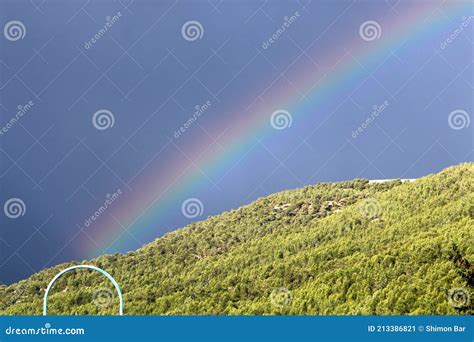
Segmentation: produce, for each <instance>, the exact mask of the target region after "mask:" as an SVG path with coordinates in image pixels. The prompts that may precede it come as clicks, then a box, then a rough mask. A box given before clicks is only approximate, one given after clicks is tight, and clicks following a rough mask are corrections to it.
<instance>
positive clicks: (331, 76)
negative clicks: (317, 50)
mask: <svg viewBox="0 0 474 342" xmlns="http://www.w3.org/2000/svg"><path fill="white" fill-rule="evenodd" d="M439 5H440V2H437V1H427V2H424V1H423V2H422V1H420V2H419V3H417V4H416V6H415V5H413V6H411V7H410V8H409V11H407V13H403V14H400V15H398V16H396V17H395V14H394V13H389V14H387V15H386V17H382V18H379V17H378V18H377V19H376V20H377V22H378V23H379V24H380V26H381V28H382V34H383V36H382V38H381V39H380V40H375V41H370V42H367V41H364V40H363V39H361V37H360V36H359V32H355V33H354V34H352V35H350V39H349V40H348V41H345V42H338V43H339V44H344V45H343V46H345V47H346V50H347V51H349V50H350V51H351V55H352V56H353V57H354V58H346V59H345V60H343V62H341V63H338V64H336V65H334V63H335V61H338V60H340V59H341V57H342V56H340V55H338V54H340V52H331V51H329V52H327V53H325V54H324V56H320V55H318V57H317V58H316V60H317V62H318V64H319V65H320V66H322V67H323V68H324V70H326V71H327V75H326V77H325V78H324V79H323V80H322V81H321V82H319V83H317V85H316V86H315V85H314V84H315V82H316V81H317V80H319V79H320V78H321V75H320V69H317V70H308V67H305V68H300V70H299V71H298V72H297V75H298V78H297V79H298V83H297V87H298V88H299V89H307V90H310V89H311V91H310V92H309V94H307V99H308V100H309V101H299V94H297V93H296V92H294V90H293V89H292V88H288V87H285V86H284V85H278V84H276V85H275V86H274V88H273V89H272V93H271V94H269V95H270V96H271V98H270V100H268V101H266V102H265V103H260V104H256V105H255V106H254V107H252V108H251V112H252V115H225V117H226V120H227V122H222V121H217V122H215V128H216V129H215V130H214V131H219V128H222V127H228V126H229V124H230V127H232V130H231V132H229V134H227V135H226V136H225V137H224V138H223V140H221V141H219V142H220V144H221V145H222V146H223V147H224V149H221V150H217V151H215V150H213V149H210V148H208V146H207V143H208V140H207V139H202V141H193V143H192V144H190V145H189V146H187V148H186V154H187V155H190V156H199V161H197V162H195V163H196V164H197V166H198V167H196V164H195V163H194V162H192V161H189V160H187V159H186V158H183V157H182V156H176V158H175V161H174V162H173V161H172V162H168V163H167V164H166V165H162V164H161V163H159V162H158V161H155V162H154V163H153V164H150V165H149V166H148V168H147V169H146V172H145V173H143V174H142V175H140V177H139V178H138V179H136V180H135V181H134V183H133V185H132V186H133V189H134V190H133V191H132V192H131V193H127V194H126V195H124V198H123V199H120V200H119V201H117V203H115V204H114V206H113V207H112V208H110V209H109V210H111V211H112V215H113V216H114V217H116V218H117V219H118V220H119V221H120V223H121V224H122V225H123V226H126V227H127V229H128V230H129V231H130V232H132V233H133V232H136V233H143V232H147V231H150V233H149V235H150V240H152V239H154V238H156V236H153V233H154V232H155V230H154V229H153V227H155V226H156V224H157V222H158V220H159V218H160V217H162V216H163V215H165V214H166V211H167V210H168V209H169V208H171V207H176V206H181V201H182V198H183V197H184V198H187V197H192V196H191V195H192V194H194V193H196V192H198V191H199V190H203V189H202V183H204V182H203V181H202V173H205V174H206V175H208V176H209V177H210V178H212V179H216V178H217V177H218V176H219V175H222V174H223V173H224V172H225V170H227V169H229V167H231V166H232V165H233V164H234V163H235V162H236V161H237V160H238V159H239V158H240V157H241V156H242V155H243V154H244V153H246V151H248V150H249V149H250V148H251V147H252V145H253V143H254V142H255V140H256V139H257V138H259V139H262V138H265V137H268V136H270V135H273V134H278V131H276V130H274V129H273V128H272V127H271V125H270V122H269V120H270V115H271V114H272V113H273V112H274V111H275V110H277V109H285V110H288V111H289V112H290V113H291V115H292V116H293V121H300V120H303V119H304V117H305V116H309V114H310V113H314V108H318V110H319V109H321V108H322V109H324V106H325V105H327V103H329V102H330V101H334V100H335V99H336V98H337V95H338V94H340V93H341V92H343V91H344V90H347V89H348V88H349V87H351V86H354V84H356V82H357V81H360V80H362V79H363V78H364V75H365V74H366V71H365V69H364V68H363V67H361V65H360V64H359V63H362V64H363V65H365V66H370V65H375V63H377V62H380V60H381V59H382V56H384V55H386V54H387V52H388V51H390V50H397V49H398V48H401V49H403V50H407V49H413V48H414V47H415V44H416V43H417V42H419V41H421V40H426V39H433V38H436V39H441V38H444V37H439V35H440V34H447V32H446V26H447V24H449V23H448V22H447V21H446V17H445V16H446V15H449V16H450V17H457V16H458V15H459V18H461V17H462V15H466V13H467V14H469V11H470V6H469V2H464V3H461V2H454V1H453V2H452V3H451V4H447V5H445V7H444V8H443V11H444V14H443V13H440V11H436V9H437V7H438V6H439ZM302 16H303V14H302ZM428 18H429V20H428ZM326 34H330V32H328V33H326ZM440 41H441V40H440ZM255 94H256V93H250V94H249V96H247V97H246V98H244V99H240V101H242V103H246V104H247V105H248V104H249V103H251V101H253V99H254V97H255ZM252 95H253V97H252ZM229 120H230V122H229ZM186 171H187V172H186ZM180 173H181V174H180ZM157 175H159V176H157ZM214 177H215V178H214ZM96 227H97V228H96V229H97V231H96V232H95V233H97V235H96V234H94V235H95V236H94V240H95V241H96V246H87V247H86V253H87V255H88V256H90V257H95V256H97V255H99V254H102V253H104V252H105V251H106V250H107V248H109V247H110V246H112V245H113V246H114V249H119V250H121V249H125V248H126V247H127V246H126V245H125V244H124V243H123V242H122V241H121V240H123V239H121V236H122V234H123V233H124V231H123V228H121V227H120V225H119V223H117V221H116V220H115V219H112V218H111V217H109V215H104V217H103V218H101V220H100V222H97V223H96ZM147 235H148V233H147ZM81 252H82V253H83V252H84V251H83V250H82V249H81Z"/></svg>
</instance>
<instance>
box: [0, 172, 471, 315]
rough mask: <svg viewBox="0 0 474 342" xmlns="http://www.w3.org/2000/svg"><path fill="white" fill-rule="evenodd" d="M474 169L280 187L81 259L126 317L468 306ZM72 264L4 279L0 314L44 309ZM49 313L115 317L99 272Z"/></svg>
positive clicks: (61, 293) (78, 276) (63, 291)
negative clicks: (119, 249)
mask: <svg viewBox="0 0 474 342" xmlns="http://www.w3.org/2000/svg"><path fill="white" fill-rule="evenodd" d="M473 183H474V165H473V164H472V163H471V164H462V165H458V166H454V167H451V168H449V169H446V170H444V171H442V172H441V173H439V174H435V175H430V176H427V177H424V178H421V179H419V180H416V181H414V182H401V181H390V182H385V183H374V184H369V182H368V181H367V180H354V181H351V182H342V183H327V184H318V185H315V186H308V187H305V188H303V189H298V190H291V191H285V192H282V193H277V194H274V195H271V196H269V197H266V198H262V199H259V200H257V201H255V202H254V203H252V204H250V205H247V206H244V207H242V208H239V209H237V210H232V211H230V212H226V213H223V214H221V215H219V216H215V217H210V218H208V219H207V220H205V221H202V222H198V223H194V224H191V225H189V226H187V227H185V228H183V229H180V230H177V231H175V232H172V233H169V234H167V235H165V236H164V237H162V238H160V239H157V240H156V241H154V242H152V243H150V244H149V245H147V246H145V247H143V248H141V249H139V250H137V251H135V252H131V253H128V254H125V255H119V254H116V255H106V256H101V257H99V258H97V259H94V260H88V261H84V262H80V263H87V264H91V265H95V266H98V267H101V268H103V269H105V270H106V271H107V272H109V273H110V274H111V275H112V276H113V277H114V278H115V279H116V280H117V281H118V283H119V284H120V286H121V288H122V290H123V293H124V299H125V314H128V315H139V314H141V315H143V314H145V315H161V314H170V315H173V314H217V315H237V314H244V315H262V314H264V315H266V314H270V315H275V314H290V315H328V314H336V315H339V314H342V315H346V314H349V315H356V314H362V315H388V314H391V315H394V314H402V315H404V314H415V315H422V314H440V315H447V314H473V313H474V309H473V305H472V301H473V300H472V299H474V298H472V299H471V298H470V297H471V296H472V295H474V293H473V287H474V228H473V227H474V224H473V222H474V221H473V214H474V213H473V211H474V210H473V199H474V198H473V197H474V196H473ZM74 264H76V263H68V264H62V265H58V266H56V267H54V268H51V269H48V270H44V271H41V272H39V273H37V274H35V275H33V276H32V277H30V278H29V279H27V280H24V281H21V282H19V283H17V284H12V285H10V286H0V314H3V315H5V314H7V315H10V314H14V315H15V314H36V315H38V314H41V309H42V298H43V295H44V291H45V289H46V286H47V284H48V283H49V281H50V280H51V279H52V278H53V277H54V275H55V274H56V273H58V272H59V271H61V270H62V269H64V268H66V267H68V266H71V265H74ZM48 308H49V313H50V314H116V313H117V312H118V298H117V296H116V295H115V294H114V292H113V287H112V286H111V284H109V283H108V282H107V280H104V279H102V277H101V276H100V275H99V274H98V273H94V272H91V271H87V270H79V271H75V272H71V273H69V274H68V275H65V276H64V277H63V278H61V279H60V280H59V281H58V282H57V283H56V285H55V286H54V289H53V291H52V294H51V295H50V300H49V306H48Z"/></svg>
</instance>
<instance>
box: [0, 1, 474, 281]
mask: <svg viewBox="0 0 474 342" xmlns="http://www.w3.org/2000/svg"><path fill="white" fill-rule="evenodd" d="M473 15H474V12H473V9H472V6H470V5H469V3H468V2H464V3H463V2H456V1H451V2H449V3H448V4H441V2H438V1H432V2H427V1H401V2H400V3H398V2H397V1H386V2H385V1H364V2H352V1H306V0H301V1H283V0H281V1H257V0H252V1H250V0H248V1H245V0H243V1H212V0H209V1H206V0H199V1H198V0H188V1H185V0H182V1H145V0H135V1H126V0H121V1H108V0H104V1H82V0H81V1H75V0H74V1H59V0H54V1H50V0H46V1H43V2H35V1H32V2H30V1H26V0H14V1H13V0H11V1H5V0H2V1H0V24H1V27H3V28H4V30H2V33H3V35H2V36H1V37H0V119H1V120H0V126H1V127H0V128H1V129H2V131H1V133H0V186H1V188H0V189H1V192H0V194H1V197H0V202H1V204H2V208H4V210H3V211H2V212H1V215H0V282H4V283H9V282H12V281H16V280H19V279H23V278H25V277H27V276H29V275H31V274H32V273H34V272H37V271H39V270H41V269H43V268H44V267H47V266H52V265H55V264H58V263H60V262H64V261H70V260H73V259H74V260H82V259H85V258H89V257H91V256H95V255H99V254H103V253H113V252H125V251H127V250H131V249H136V248H138V247H140V246H142V245H143V244H145V243H147V242H150V241H152V240H153V239H154V238H156V237H159V236H161V235H162V234H164V233H165V232H167V231H170V230H173V229H175V228H177V227H182V226H184V225H186V224H188V223H190V222H193V221H196V220H202V219H204V218H206V217H207V216H208V215H214V214H218V213H221V212H222V211H225V210H229V209H231V208H236V207H239V206H241V205H243V204H246V203H249V202H250V201H252V200H254V199H256V198H258V197H261V196H265V195H268V194H271V193H274V192H278V191H281V190H285V189H291V188H297V187H302V186H304V185H305V184H314V183H317V182H321V181H341V180H347V179H353V178H357V177H365V178H370V179H380V178H398V177H402V178H416V177H420V176H423V175H426V174H428V173H432V172H438V171H440V170H441V169H443V168H445V167H447V166H449V165H454V164H458V163H461V162H465V161H472V157H473V155H472V147H473V145H472V142H473V130H472V127H473V124H472V123H470V119H471V118H472V112H473V97H472V94H473V89H474V88H473V87H474V80H473V64H472V60H473V24H474V18H473V17H472V16H473ZM188 26H189V27H188ZM187 27H188V29H186V28H187ZM19 106H22V109H18V107H19ZM374 106H375V107H374ZM95 113H96V114H95ZM94 114H95V115H94ZM272 114H273V116H272ZM272 117H273V119H274V120H273V121H272ZM280 120H282V121H280ZM285 120H286V121H285ZM290 121H291V125H290V124H289V122H290ZM272 124H273V125H272ZM193 205H194V206H193ZM193 208H194V209H196V210H197V212H194V211H193ZM15 209H19V212H18V211H15ZM92 216H94V218H93V219H92V218H91V217H92Z"/></svg>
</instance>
